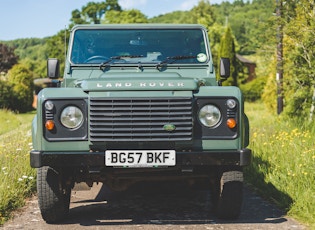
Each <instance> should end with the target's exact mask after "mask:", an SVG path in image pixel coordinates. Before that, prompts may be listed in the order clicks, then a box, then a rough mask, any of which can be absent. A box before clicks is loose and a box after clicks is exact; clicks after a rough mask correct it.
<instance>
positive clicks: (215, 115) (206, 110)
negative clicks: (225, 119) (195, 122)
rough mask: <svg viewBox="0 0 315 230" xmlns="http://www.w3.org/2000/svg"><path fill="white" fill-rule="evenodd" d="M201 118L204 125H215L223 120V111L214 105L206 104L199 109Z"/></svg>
mask: <svg viewBox="0 0 315 230" xmlns="http://www.w3.org/2000/svg"><path fill="white" fill-rule="evenodd" d="M199 120H200V122H201V124H203V125H204V126H207V127H214V126H216V125H217V124H218V123H219V122H220V120H221V112H220V110H219V108H218V107H216V106H214V105H205V106H204V107H202V108H201V109H200V111H199Z"/></svg>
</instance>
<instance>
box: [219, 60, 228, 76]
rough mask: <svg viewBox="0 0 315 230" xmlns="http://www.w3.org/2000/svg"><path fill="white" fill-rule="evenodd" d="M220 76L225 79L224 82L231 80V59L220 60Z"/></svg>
mask: <svg viewBox="0 0 315 230" xmlns="http://www.w3.org/2000/svg"><path fill="white" fill-rule="evenodd" d="M220 76H221V78H223V79H222V80H226V79H228V78H229V76H230V59H229V58H221V59H220ZM222 80H221V81H222Z"/></svg>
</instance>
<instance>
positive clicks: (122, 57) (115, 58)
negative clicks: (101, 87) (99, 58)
mask: <svg viewBox="0 0 315 230" xmlns="http://www.w3.org/2000/svg"><path fill="white" fill-rule="evenodd" d="M141 57H144V56H143V55H120V56H113V57H110V58H109V59H108V60H107V61H105V62H102V63H101V64H100V69H101V70H104V69H105V68H107V67H109V66H110V64H111V63H112V62H113V61H115V60H123V59H124V58H141Z"/></svg>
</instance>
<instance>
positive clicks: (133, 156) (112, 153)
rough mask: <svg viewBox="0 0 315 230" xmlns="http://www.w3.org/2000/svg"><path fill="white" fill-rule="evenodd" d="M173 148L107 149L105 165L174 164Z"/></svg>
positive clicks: (147, 165)
mask: <svg viewBox="0 0 315 230" xmlns="http://www.w3.org/2000/svg"><path fill="white" fill-rule="evenodd" d="M175 164H176V152H175V150H141V151H138V150H107V151H105V165H106V166H116V167H155V166H174V165H175Z"/></svg>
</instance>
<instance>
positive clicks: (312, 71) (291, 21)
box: [284, 0, 315, 119]
mask: <svg viewBox="0 0 315 230" xmlns="http://www.w3.org/2000/svg"><path fill="white" fill-rule="evenodd" d="M291 4H293V6H292V7H291ZM314 8H315V3H314V0H312V1H309V0H299V1H292V2H286V11H287V12H286V15H287V17H286V18H285V20H286V21H285V23H286V24H285V26H284V32H285V34H286V37H285V39H284V56H285V57H286V63H285V67H284V68H285V69H284V72H285V86H286V92H285V99H286V106H285V109H284V112H285V113H286V114H287V115H289V116H291V117H300V118H305V119H306V118H308V117H309V115H310V112H311V111H312V110H311V107H312V106H314V104H315V102H314V99H313V100H312V97H313V92H314V90H315V88H314V86H315V50H314V46H315V40H314V37H315V15H314ZM290 10H291V11H292V10H294V12H291V11H290ZM288 11H290V12H288Z"/></svg>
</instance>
